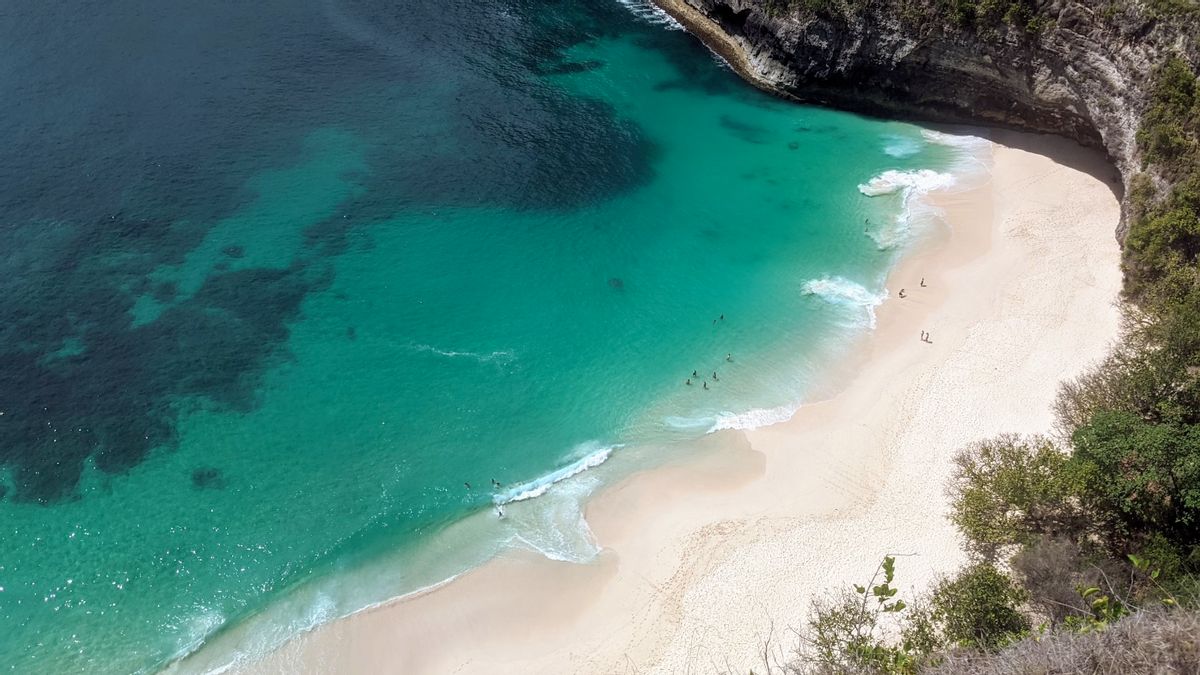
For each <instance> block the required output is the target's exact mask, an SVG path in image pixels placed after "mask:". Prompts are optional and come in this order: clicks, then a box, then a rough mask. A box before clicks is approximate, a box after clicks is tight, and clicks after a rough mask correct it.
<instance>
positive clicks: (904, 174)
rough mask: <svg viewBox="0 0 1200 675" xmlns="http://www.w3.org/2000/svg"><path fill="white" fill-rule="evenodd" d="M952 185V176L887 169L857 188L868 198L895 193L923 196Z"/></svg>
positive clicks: (928, 170) (923, 171) (935, 172)
mask: <svg viewBox="0 0 1200 675" xmlns="http://www.w3.org/2000/svg"><path fill="white" fill-rule="evenodd" d="M953 185H954V176H952V175H950V174H948V173H940V172H938V171H934V170H932V169H917V170H915V171H897V170H895V169H889V170H887V171H884V172H883V173H881V174H879V175H878V176H875V177H874V178H872V179H871V180H869V181H867V182H866V183H862V184H860V185H859V186H858V191H859V192H861V193H863V194H864V195H866V196H868V197H878V196H880V195H890V194H895V193H897V192H904V193H905V194H906V195H908V194H911V193H914V192H916V193H919V194H925V193H928V192H932V191H933V190H943V189H945V188H948V187H951V186H953Z"/></svg>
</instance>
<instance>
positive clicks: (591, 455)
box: [492, 442, 621, 504]
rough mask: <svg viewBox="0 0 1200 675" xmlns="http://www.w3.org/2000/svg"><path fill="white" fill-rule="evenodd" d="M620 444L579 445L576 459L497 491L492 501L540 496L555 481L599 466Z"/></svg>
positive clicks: (557, 481) (503, 501)
mask: <svg viewBox="0 0 1200 675" xmlns="http://www.w3.org/2000/svg"><path fill="white" fill-rule="evenodd" d="M619 447H621V446H619V445H609V446H601V445H600V444H599V443H596V442H589V443H584V444H583V445H580V446H579V447H578V448H576V450H575V452H574V453H573V455H574V456H575V457H577V459H576V460H575V461H573V462H571V463H570V464H567V465H566V466H563V467H560V468H558V469H555V470H554V471H551V472H550V473H546V474H543V475H541V476H539V477H537V478H535V479H533V480H531V481H528V482H526V483H519V484H517V485H514V486H513V487H511V488H508V489H507V490H502V491H500V492H497V493H496V494H495V495H494V496H493V497H492V502H494V503H495V504H511V503H512V502H521V501H525V500H526V499H533V498H534V497H540V496H542V495H544V494H546V492H548V491H549V490H550V488H551V487H553V486H554V484H555V483H559V482H562V481H564V480H566V479H568V478H570V477H572V476H577V475H579V474H581V473H583V472H584V471H587V470H588V469H592V468H595V467H597V466H600V465H601V464H603V463H604V462H605V461H607V460H608V457H609V455H611V454H612V451H613V450H616V449H617V448H619Z"/></svg>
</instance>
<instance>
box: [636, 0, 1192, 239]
mask: <svg viewBox="0 0 1200 675" xmlns="http://www.w3.org/2000/svg"><path fill="white" fill-rule="evenodd" d="M657 1H658V3H659V5H660V6H661V7H662V8H663V9H664V10H666V11H667V12H668V13H670V14H671V15H673V16H674V17H675V18H676V19H677V20H679V21H680V22H681V23H683V24H684V25H685V26H686V27H687V28H688V29H689V30H691V31H692V32H693V33H694V34H696V35H697V36H699V37H700V38H701V39H703V40H704V41H705V42H706V43H707V44H708V45H709V46H710V47H712V48H713V49H715V50H716V51H718V52H719V53H721V54H722V55H723V56H724V57H725V58H726V59H727V60H728V61H729V62H730V63H731V65H733V67H734V68H735V69H736V70H738V71H739V73H740V74H741V75H742V76H743V77H745V78H746V79H748V80H750V81H751V82H753V83H754V84H755V85H757V86H759V87H760V88H763V89H765V90H768V91H771V92H773V93H776V94H778V95H781V96H786V97H789V98H794V99H797V100H800V101H805V102H811V103H816V104H821V105H827V106H831V107H837V108H843V109H849V110H854V111H857V112H863V113H866V114H871V115H881V116H900V117H907V118H912V119H918V120H925V121H935V122H957V123H972V124H985V125H997V126H1004V127H1011V128H1016V129H1021V130H1027V131H1034V132H1044V133H1051V134H1056V135H1061V136H1066V137H1068V138H1071V139H1074V140H1076V141H1078V142H1080V143H1082V144H1084V145H1089V146H1096V147H1100V148H1103V149H1104V150H1105V151H1106V152H1107V154H1108V156H1109V158H1110V159H1111V161H1112V162H1113V164H1114V165H1115V166H1116V168H1117V170H1118V171H1119V172H1120V174H1121V177H1122V181H1123V183H1124V184H1125V185H1126V186H1127V187H1128V186H1130V184H1131V182H1132V181H1133V178H1134V176H1135V175H1136V174H1138V173H1140V172H1142V171H1144V170H1146V169H1147V167H1145V166H1143V161H1142V160H1143V157H1142V155H1141V152H1140V150H1139V143H1138V142H1137V131H1138V129H1139V127H1140V126H1141V120H1142V118H1143V115H1144V113H1145V109H1146V105H1147V101H1148V99H1149V96H1148V90H1149V87H1150V86H1151V81H1152V76H1153V73H1154V71H1155V68H1156V67H1157V66H1158V65H1159V64H1161V63H1162V62H1164V61H1165V60H1166V59H1167V58H1170V57H1172V56H1177V57H1180V58H1182V59H1184V60H1185V61H1187V62H1188V63H1190V64H1195V63H1197V62H1198V61H1200V59H1198V58H1197V55H1198V53H1200V45H1198V35H1197V33H1196V32H1195V25H1194V24H1195V22H1194V21H1193V20H1192V18H1193V16H1194V14H1193V13H1192V12H1191V10H1187V11H1185V12H1174V13H1163V12H1156V11H1155V10H1153V9H1152V8H1150V7H1143V6H1140V5H1138V4H1136V3H1124V4H1121V3H1118V4H1112V3H1110V4H1103V5H1102V4H1100V3H1083V2H1076V1H1074V0H1051V1H1050V2H1045V3H1035V2H1033V0H1017V1H1016V2H1013V3H1012V4H1009V5H1003V4H1001V3H995V2H994V3H990V4H988V3H985V2H980V3H973V2H970V3H969V2H965V1H964V0H866V1H865V2H861V3H858V2H853V1H852V0H850V1H848V0H840V1H839V0H657ZM1149 169H1150V171H1151V173H1152V177H1154V178H1155V179H1156V182H1161V178H1160V177H1158V176H1157V175H1156V174H1157V172H1154V171H1153V167H1149ZM1123 201H1124V202H1125V205H1124V207H1123V212H1124V215H1125V217H1124V218H1122V226H1121V229H1120V231H1119V232H1118V237H1120V238H1122V239H1124V235H1125V232H1126V230H1127V228H1128V220H1129V217H1128V216H1129V205H1128V202H1129V200H1128V198H1126V199H1125V200H1123Z"/></svg>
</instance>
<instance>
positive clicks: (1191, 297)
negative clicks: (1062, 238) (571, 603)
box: [790, 55, 1200, 673]
mask: <svg viewBox="0 0 1200 675" xmlns="http://www.w3.org/2000/svg"><path fill="white" fill-rule="evenodd" d="M1150 92H1151V96H1150V100H1149V101H1148V102H1147V105H1146V110H1145V113H1144V116H1143V119H1142V123H1141V127H1140V129H1139V131H1138V133H1137V137H1136V138H1137V143H1138V149H1139V151H1140V153H1141V157H1142V164H1141V167H1140V172H1139V173H1138V174H1137V175H1136V176H1135V178H1134V180H1133V181H1132V184H1131V185H1130V186H1129V189H1130V193H1129V200H1128V203H1129V212H1128V213H1127V218H1128V220H1129V230H1128V236H1127V237H1126V239H1125V248H1124V272H1125V295H1126V300H1127V302H1126V303H1125V304H1124V307H1123V312H1124V329H1123V334H1122V340H1121V342H1120V344H1118V345H1116V346H1115V347H1114V349H1113V350H1112V352H1111V353H1110V354H1109V356H1108V357H1107V358H1106V359H1105V360H1104V361H1103V362H1102V363H1100V364H1098V365H1097V366H1096V367H1094V368H1093V369H1092V370H1090V371H1089V372H1086V373H1084V374H1083V375H1082V376H1080V377H1078V378H1076V379H1074V380H1071V381H1069V382H1066V383H1064V384H1063V385H1062V387H1061V389H1060V393H1059V396H1058V399H1057V402H1056V405H1055V412H1056V415H1057V419H1058V428H1057V433H1056V434H1054V436H1053V437H1046V436H1038V437H1022V436H1015V435H1005V436H1000V437H997V438H992V439H988V440H985V441H982V442H980V443H977V444H975V445H973V446H972V447H969V448H965V449H963V450H962V451H960V452H959V453H958V455H957V456H956V458H955V473H954V478H953V480H952V483H951V484H950V485H949V486H948V488H947V489H948V492H949V496H950V499H951V504H952V513H951V514H950V517H951V519H952V521H953V522H954V524H955V525H956V526H957V527H958V529H959V531H960V532H961V534H962V535H963V538H964V540H965V546H966V548H967V551H968V553H969V555H970V558H971V560H972V562H971V564H970V565H968V566H967V567H966V568H965V569H963V570H961V571H960V572H959V573H958V574H956V575H955V576H954V577H952V578H949V579H946V580H943V581H942V582H940V583H939V584H938V585H936V586H935V588H934V589H932V591H931V592H929V593H928V595H927V596H926V597H923V598H918V599H915V600H913V601H911V602H904V601H900V600H897V599H894V598H893V594H894V590H893V589H892V584H893V583H894V581H893V577H894V574H895V559H894V558H892V557H889V558H887V559H886V560H885V561H884V564H883V566H882V567H881V569H883V570H885V582H884V584H882V585H874V586H870V588H869V589H868V588H867V587H861V586H859V587H855V589H854V592H853V593H850V592H846V593H845V594H843V595H841V596H838V599H837V600H836V601H829V600H822V601H819V602H817V603H816V604H815V606H814V611H813V614H812V618H811V620H810V622H809V624H808V626H807V629H806V630H805V631H804V632H803V633H802V638H803V644H802V647H801V650H800V653H799V655H798V656H799V658H798V660H797V662H796V664H794V665H792V666H790V669H791V670H793V671H794V672H802V673H810V672H811V673H827V672H858V673H915V672H933V673H951V672H953V673H1001V672H1005V673H1011V672H1064V673H1065V672H1091V673H1129V672H1194V671H1195V669H1197V668H1200V630H1198V628H1200V80H1198V78H1197V73H1196V70H1195V69H1194V67H1193V66H1192V65H1191V64H1189V63H1188V62H1187V61H1186V60H1185V59H1183V58H1181V57H1180V56H1177V55H1172V56H1170V57H1169V58H1167V59H1166V60H1165V61H1164V62H1163V63H1161V64H1160V65H1159V66H1157V68H1156V69H1155V72H1154V81H1153V83H1152V85H1151V88H1150ZM858 596H861V597H862V602H856V600H857V599H858ZM872 600H874V601H875V602H874V603H872V602H871V601H872Z"/></svg>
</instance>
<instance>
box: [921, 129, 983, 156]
mask: <svg viewBox="0 0 1200 675" xmlns="http://www.w3.org/2000/svg"><path fill="white" fill-rule="evenodd" d="M921 137H922V138H924V139H925V140H926V141H927V142H929V143H933V144H935V145H944V146H947V147H951V148H962V149H963V150H971V151H979V150H986V149H987V148H988V146H989V145H990V143H989V142H988V140H987V139H986V138H981V137H979V136H971V135H969V134H947V133H944V132H941V131H934V130H933V129H922V130H921Z"/></svg>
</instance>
